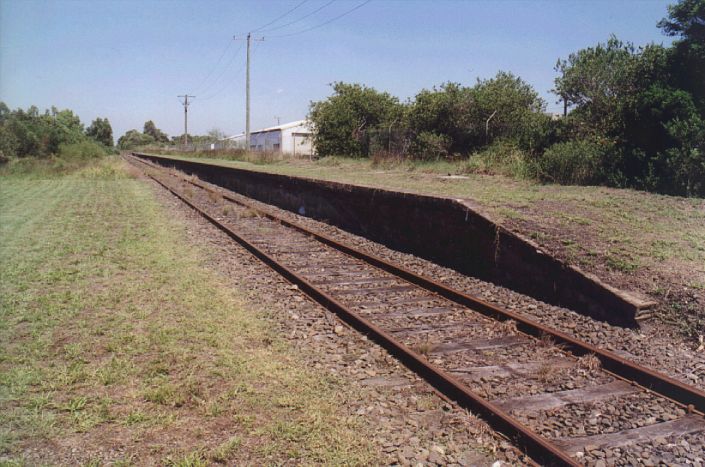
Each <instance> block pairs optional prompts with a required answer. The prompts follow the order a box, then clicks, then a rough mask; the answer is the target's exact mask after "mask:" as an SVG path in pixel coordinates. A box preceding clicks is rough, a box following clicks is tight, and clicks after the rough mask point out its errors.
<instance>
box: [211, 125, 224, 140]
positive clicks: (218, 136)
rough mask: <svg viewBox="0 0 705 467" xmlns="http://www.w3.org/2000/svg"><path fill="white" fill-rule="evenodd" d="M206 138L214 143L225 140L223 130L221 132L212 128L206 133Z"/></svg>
mask: <svg viewBox="0 0 705 467" xmlns="http://www.w3.org/2000/svg"><path fill="white" fill-rule="evenodd" d="M207 136H208V138H209V139H210V140H211V141H212V142H215V141H221V140H223V139H225V136H226V135H225V132H224V131H223V130H221V129H220V128H212V129H211V130H210V131H209V132H208V135H207Z"/></svg>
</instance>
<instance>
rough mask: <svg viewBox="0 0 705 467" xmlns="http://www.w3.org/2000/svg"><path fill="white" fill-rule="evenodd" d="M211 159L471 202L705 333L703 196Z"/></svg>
mask: <svg viewBox="0 0 705 467" xmlns="http://www.w3.org/2000/svg"><path fill="white" fill-rule="evenodd" d="M197 160H209V159H206V158H198V159H197ZM213 161H214V162H218V163H221V164H224V165H231V166H235V167H240V168H245V169H251V170H259V171H265V172H271V173H280V174H286V175H296V176H304V177H311V178H318V179H324V180H332V181H339V182H347V183H355V184H361V185H367V186H373V187H380V188H390V189H395V190H403V191H411V192H415V193H424V194H431V195H441V196H451V197H459V198H469V199H471V200H472V201H473V202H474V203H475V206H476V207H477V209H478V210H479V211H481V212H483V213H485V214H487V215H489V216H490V217H492V218H493V219H495V220H497V221H499V222H500V223H502V224H503V225H505V226H507V227H508V228H510V229H512V230H514V231H516V232H518V233H520V234H522V235H524V236H526V237H528V238H531V239H532V240H533V241H535V242H536V243H538V244H539V245H541V246H542V247H543V248H544V249H546V250H547V251H550V252H551V253H552V254H554V255H555V256H557V257H559V258H561V259H563V260H564V261H566V262H568V263H571V264H576V265H578V266H580V267H581V268H582V269H584V270H586V271H589V272H592V273H594V274H596V275H598V276H599V277H601V278H602V279H603V280H605V281H606V282H608V283H610V284H612V285H614V286H616V287H619V288H622V289H624V290H628V291H631V292H636V293H637V294H639V295H643V296H646V297H648V298H651V299H655V300H656V301H658V302H659V303H660V306H659V307H658V309H657V311H658V313H659V316H660V317H661V318H663V319H664V320H665V321H667V322H671V323H674V324H676V325H677V326H678V328H679V329H680V330H681V331H682V332H683V333H684V334H686V335H689V336H691V337H696V338H697V336H698V335H701V334H705V311H704V310H705V200H703V199H698V198H680V197H673V196H663V195H657V194H652V193H646V192H639V191H634V190H621V189H613V188H605V187H584V186H561V185H541V184H537V183H535V182H531V181H524V180H516V179H511V178H507V177H503V176H499V175H485V174H478V173H473V172H470V171H469V167H468V162H463V161H460V162H433V163H422V162H405V163H396V164H395V163H390V164H375V163H373V162H371V161H369V160H366V159H347V158H324V159H321V160H318V161H308V160H294V161H292V160H288V161H276V162H271V161H268V162H261V163H253V162H245V161H223V160H213ZM448 175H456V177H448ZM458 176H459V177H458Z"/></svg>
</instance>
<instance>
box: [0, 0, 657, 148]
mask: <svg viewBox="0 0 705 467" xmlns="http://www.w3.org/2000/svg"><path fill="white" fill-rule="evenodd" d="M329 1H330V0H308V1H306V2H305V3H303V4H301V3H302V0H261V1H244V0H243V1H167V0H161V1H156V0H151V1H150V0H143V1H107V0H92V1H77V0H76V1H58V0H57V1H32V0H0V99H1V100H3V101H5V102H6V103H7V104H8V105H9V106H10V107H11V108H16V107H23V108H24V107H28V106H30V105H32V104H34V105H37V106H38V107H40V108H42V109H43V108H46V107H50V106H52V105H56V106H57V107H60V108H70V109H72V110H74V111H75V112H77V113H78V115H80V117H81V119H82V121H84V123H86V124H88V123H90V121H91V120H92V119H93V118H95V117H97V116H101V117H108V118H109V119H110V121H111V123H112V125H113V131H114V134H115V137H116V139H117V137H118V136H120V135H121V134H123V133H124V132H125V131H126V130H128V129H130V128H138V129H141V128H142V125H143V124H144V122H145V121H146V120H149V119H152V120H154V121H155V122H156V124H157V126H158V127H160V128H161V129H163V130H164V131H166V132H167V133H169V134H170V135H173V134H180V133H181V132H182V131H183V107H182V106H181V105H180V103H179V100H178V99H177V97H176V96H177V95H178V94H184V93H185V92H188V93H189V94H195V95H196V99H194V101H193V104H192V105H191V106H190V107H189V133H197V134H203V133H205V132H207V131H208V130H210V129H212V128H219V129H221V130H223V131H225V132H226V133H228V134H233V133H236V132H240V131H242V130H243V129H244V122H245V103H244V102H245V97H244V96H245V93H244V91H245V72H244V58H245V54H244V48H243V47H242V42H241V41H240V42H238V41H233V40H232V37H233V35H235V34H242V33H244V32H246V31H248V30H252V29H255V28H258V27H260V26H262V25H264V24H266V23H268V22H270V21H271V20H273V19H275V18H276V17H277V16H279V15H282V14H283V13H285V12H287V11H288V10H290V9H292V8H294V7H297V5H299V4H301V5H300V6H298V8H296V9H295V10H294V11H293V12H291V13H290V14H288V15H286V16H285V17H284V18H282V19H281V20H280V21H278V22H276V23H274V24H272V25H271V26H268V27H267V28H264V29H263V32H262V33H261V34H259V35H262V36H264V37H265V40H264V41H263V42H258V43H255V46H254V47H253V54H252V63H253V65H252V126H253V128H261V127H264V126H271V125H273V124H275V123H276V120H275V117H276V116H278V117H280V119H281V121H282V122H285V121H290V120H296V119H299V118H303V117H304V116H305V115H306V113H307V110H308V106H309V103H310V101H312V100H319V99H322V98H325V97H326V96H327V95H328V94H329V93H330V87H329V86H328V84H329V83H331V82H333V81H347V82H359V83H364V84H367V85H369V86H373V87H375V88H377V89H379V90H385V91H388V92H390V93H391V94H394V95H396V96H398V97H400V98H401V99H406V98H409V97H413V96H414V95H415V94H416V93H417V92H418V91H419V90H420V89H422V88H430V87H432V86H434V85H438V84H441V83H443V82H446V81H457V82H461V83H464V84H472V83H474V82H475V79H476V78H478V77H480V78H489V77H492V76H493V75H494V74H495V73H496V72H497V71H498V70H506V71H512V72H514V73H515V74H518V75H519V76H521V77H522V78H524V79H525V80H526V81H528V82H529V83H530V84H532V85H533V86H534V87H535V88H536V89H537V91H539V93H540V94H541V95H542V96H544V98H545V99H546V100H547V101H548V103H549V110H557V109H558V108H559V106H558V105H556V104H555V97H554V96H553V95H552V94H551V93H550V89H551V87H552V85H553V79H554V77H555V72H554V71H553V67H554V65H555V63H556V60H557V59H558V58H559V57H566V56H567V55H568V54H569V53H570V52H573V51H576V50H578V49H580V48H583V47H587V46H590V45H594V44H595V43H597V42H599V41H605V40H607V38H608V37H609V35H610V34H612V33H614V34H616V35H617V36H618V37H619V38H620V39H622V40H628V41H632V42H634V43H636V44H645V43H647V42H657V43H669V42H670V40H669V38H667V37H665V36H663V35H662V34H661V32H660V30H659V29H658V28H657V27H656V22H657V21H658V20H659V19H661V18H662V17H664V16H665V15H666V7H667V5H668V3H669V2H668V1H661V0H630V1H627V0H622V1H620V0H611V1H601V0H592V1H559V0H554V1H538V0H535V1H529V0H525V1H513V0H499V1H479V0H478V1H460V0H456V1H450V0H447V1H436V2H431V1H422V0H372V1H371V2H369V3H367V4H365V5H364V6H362V7H361V8H359V9H358V10H356V11H353V12H352V13H350V14H348V15H347V16H344V17H342V18H340V19H338V20H336V21H333V22H331V23H330V24H329V25H326V26H323V27H320V28H317V29H314V30H311V31H308V32H304V33H301V34H293V35H291V36H289V37H276V36H277V35H283V34H288V33H298V32H299V31H302V30H305V29H307V28H310V27H314V26H316V25H318V24H321V23H323V22H324V21H327V20H329V19H331V18H334V17H335V16H337V15H339V14H342V13H344V12H346V11H348V10H350V9H351V8H353V7H355V6H356V5H359V4H360V3H361V2H362V0H336V1H334V2H333V3H332V4H330V5H328V6H326V7H325V8H322V9H321V10H320V11H319V12H318V13H315V14H313V15H311V16H309V17H308V18H306V19H303V20H301V21H299V22H297V23H295V24H292V25H290V26H286V27H282V28H279V29H277V30H272V31H269V32H267V29H269V28H274V27H277V26H279V25H284V24H285V23H288V22H291V21H295V20H297V19H298V18H300V17H301V16H304V15H307V14H308V13H310V12H312V11H314V10H316V9H318V8H321V7H323V6H324V5H325V4H326V3H328V2H329ZM230 43H232V44H230ZM229 44H230V45H229ZM224 51H225V55H223V52H224ZM220 57H223V59H222V60H221V61H220V62H219V61H218V60H219V58H220ZM204 80H205V81H204Z"/></svg>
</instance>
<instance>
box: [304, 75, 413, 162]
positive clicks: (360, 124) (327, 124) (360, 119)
mask: <svg viewBox="0 0 705 467" xmlns="http://www.w3.org/2000/svg"><path fill="white" fill-rule="evenodd" d="M332 86H333V95H332V96H330V97H329V98H328V99H326V100H323V101H319V102H312V103H311V107H310V111H309V116H308V118H309V120H310V121H311V123H312V124H313V140H314V144H315V147H316V151H317V152H318V154H319V155H320V156H330V155H341V156H353V157H359V156H368V155H369V154H368V153H369V147H368V144H367V142H366V138H365V133H366V131H367V130H369V129H373V128H376V127H377V126H380V125H382V126H384V125H389V124H390V123H392V122H393V121H394V120H395V119H398V118H399V116H400V115H401V113H402V112H403V108H402V105H401V104H400V103H399V99H397V98H396V97H393V96H391V95H390V94H388V93H386V92H379V91H377V90H375V89H373V88H369V87H367V86H363V85H360V84H347V83H342V82H336V83H333V85H332Z"/></svg>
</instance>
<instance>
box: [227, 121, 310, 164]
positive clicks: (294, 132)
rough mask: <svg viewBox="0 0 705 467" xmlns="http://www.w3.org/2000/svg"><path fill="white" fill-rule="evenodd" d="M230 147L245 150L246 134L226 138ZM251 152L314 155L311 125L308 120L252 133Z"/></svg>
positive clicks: (297, 155) (300, 155)
mask: <svg viewBox="0 0 705 467" xmlns="http://www.w3.org/2000/svg"><path fill="white" fill-rule="evenodd" d="M225 143H226V145H227V146H228V147H232V148H244V147H245V134H244V133H241V134H239V135H235V136H231V137H229V138H226V140H225ZM250 150H251V151H269V152H280V153H282V154H287V155H291V156H294V157H302V156H304V157H308V156H312V155H313V141H312V132H311V125H310V124H309V122H308V121H306V120H297V121H295V122H290V123H284V124H282V125H277V126H273V127H270V128H265V129H263V130H257V131H252V132H250Z"/></svg>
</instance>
